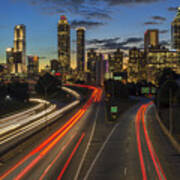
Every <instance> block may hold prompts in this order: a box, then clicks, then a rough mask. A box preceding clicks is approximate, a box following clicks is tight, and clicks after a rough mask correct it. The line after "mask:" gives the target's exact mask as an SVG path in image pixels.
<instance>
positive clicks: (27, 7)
mask: <svg viewBox="0 0 180 180" xmlns="http://www.w3.org/2000/svg"><path fill="white" fill-rule="evenodd" d="M29 2H31V3H27V2H26V1H23V0H14V1H12V0H8V1H7V2H3V3H2V4H3V6H2V7H5V8H4V9H6V11H4V10H2V12H1V13H2V14H1V15H2V16H1V17H4V18H2V21H1V24H0V27H1V28H0V38H1V46H0V62H1V63H3V62H5V59H6V58H5V50H6V48H8V47H12V46H13V44H12V39H13V26H15V25H17V24H25V26H26V27H27V55H38V56H40V60H41V66H42V65H45V64H47V63H48V61H49V60H50V59H54V58H55V59H57V22H58V20H59V17H60V15H63V14H64V15H66V16H67V19H68V20H69V21H70V23H71V25H72V27H73V28H75V27H78V26H85V27H86V28H87V38H86V40H87V41H86V44H87V45H88V46H87V47H96V48H98V47H99V48H100V49H105V50H106V49H107V50H109V49H110V48H109V46H110V45H111V47H112V48H117V47H120V48H122V49H126V48H128V47H131V46H133V45H134V43H136V44H137V45H138V46H140V47H141V46H142V47H143V36H144V32H145V31H146V30H147V29H159V31H160V40H161V41H160V42H162V43H163V44H167V41H168V43H169V41H170V38H171V32H170V28H171V21H172V19H173V18H174V17H175V15H176V7H178V6H179V4H178V1H173V4H172V1H170V0H164V1H163V0H156V1H155V0H154V1H153V2H152V1H151V3H150V1H147V0H143V1H142V2H144V3H138V2H135V1H133V2H134V3H132V1H131V0H128V1H126V3H125V4H124V3H122V2H123V1H116V2H117V4H116V5H115V4H110V8H108V9H109V10H108V11H107V10H106V7H107V3H105V1H98V3H101V4H102V6H101V8H99V9H97V8H93V7H94V5H92V3H89V4H83V3H82V4H81V6H79V7H76V5H78V4H74V3H71V5H67V4H66V3H64V9H58V8H60V7H62V6H60V5H59V4H58V3H57V1H51V4H48V3H44V5H43V6H42V4H41V3H38V1H29ZM41 2H43V0H42V1H41ZM106 2H110V1H106ZM112 2H113V1H111V3H112ZM55 5H56V6H55ZM83 6H84V7H83ZM47 7H49V8H47ZM67 9H73V10H71V11H70V10H67ZM150 9H151V11H148V10H150ZM20 10H21V11H20ZM87 10H88V13H87ZM119 10H120V11H119ZM25 12H26V13H25ZM79 12H80V13H79ZM24 13H25V14H24ZM77 14H79V15H78V16H77ZM132 14H133V15H132ZM22 15H23V16H22ZM12 16H13V17H15V18H12ZM87 16H88V18H87ZM72 17H73V18H72ZM132 17H133V18H132ZM134 18H135V19H137V21H136V23H135V21H134ZM7 22H9V23H7ZM133 27H136V28H135V29H134V30H133V31H132V28H133ZM71 34H72V38H71V41H72V60H73V64H75V63H74V62H75V61H76V55H75V54H74V51H75V50H76V43H75V41H76V32H75V30H73V31H72V33H71ZM106 37H108V38H106ZM166 37H167V38H166Z"/></svg>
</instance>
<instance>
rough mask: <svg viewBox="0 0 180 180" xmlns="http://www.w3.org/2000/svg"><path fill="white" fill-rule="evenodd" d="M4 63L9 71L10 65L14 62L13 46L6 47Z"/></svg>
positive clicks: (10, 69)
mask: <svg viewBox="0 0 180 180" xmlns="http://www.w3.org/2000/svg"><path fill="white" fill-rule="evenodd" d="M6 64H7V67H8V72H11V71H12V66H13V64H14V49H13V48H7V49H6Z"/></svg>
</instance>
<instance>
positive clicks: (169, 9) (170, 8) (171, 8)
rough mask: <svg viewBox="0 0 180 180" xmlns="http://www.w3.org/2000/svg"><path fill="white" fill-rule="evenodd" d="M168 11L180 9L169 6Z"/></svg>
mask: <svg viewBox="0 0 180 180" xmlns="http://www.w3.org/2000/svg"><path fill="white" fill-rule="evenodd" d="M168 11H178V7H169V8H168Z"/></svg>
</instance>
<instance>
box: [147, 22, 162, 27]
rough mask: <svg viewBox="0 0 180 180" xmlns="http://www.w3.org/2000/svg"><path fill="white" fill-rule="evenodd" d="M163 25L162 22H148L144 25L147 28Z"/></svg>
mask: <svg viewBox="0 0 180 180" xmlns="http://www.w3.org/2000/svg"><path fill="white" fill-rule="evenodd" d="M160 24H162V22H156V21H147V22H145V23H144V25H145V26H148V25H160Z"/></svg>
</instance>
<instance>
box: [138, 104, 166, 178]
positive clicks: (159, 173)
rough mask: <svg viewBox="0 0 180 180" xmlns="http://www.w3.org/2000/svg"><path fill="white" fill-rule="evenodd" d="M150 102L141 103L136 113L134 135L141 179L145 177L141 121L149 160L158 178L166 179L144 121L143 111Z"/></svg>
mask: <svg viewBox="0 0 180 180" xmlns="http://www.w3.org/2000/svg"><path fill="white" fill-rule="evenodd" d="M151 104H152V102H151V103H148V104H145V105H142V106H141V107H140V108H139V110H138V112H137V115H136V137H137V146H138V153H139V158H140V165H141V171H142V178H143V180H146V179H147V174H146V168H145V162H144V158H143V152H142V147H143V145H144V144H143V143H142V142H141V128H140V125H141V123H142V126H143V133H144V136H145V140H146V145H147V148H148V151H149V154H150V157H151V160H152V162H153V165H154V168H155V170H156V173H157V176H158V179H159V180H166V179H167V178H166V176H165V174H164V171H163V169H162V166H161V164H160V161H159V158H158V156H157V154H156V152H155V150H154V147H153V145H152V142H151V140H150V137H149V135H148V130H147V127H146V123H145V113H146V111H147V108H148V107H149V106H150V105H151ZM143 148H146V147H143Z"/></svg>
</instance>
